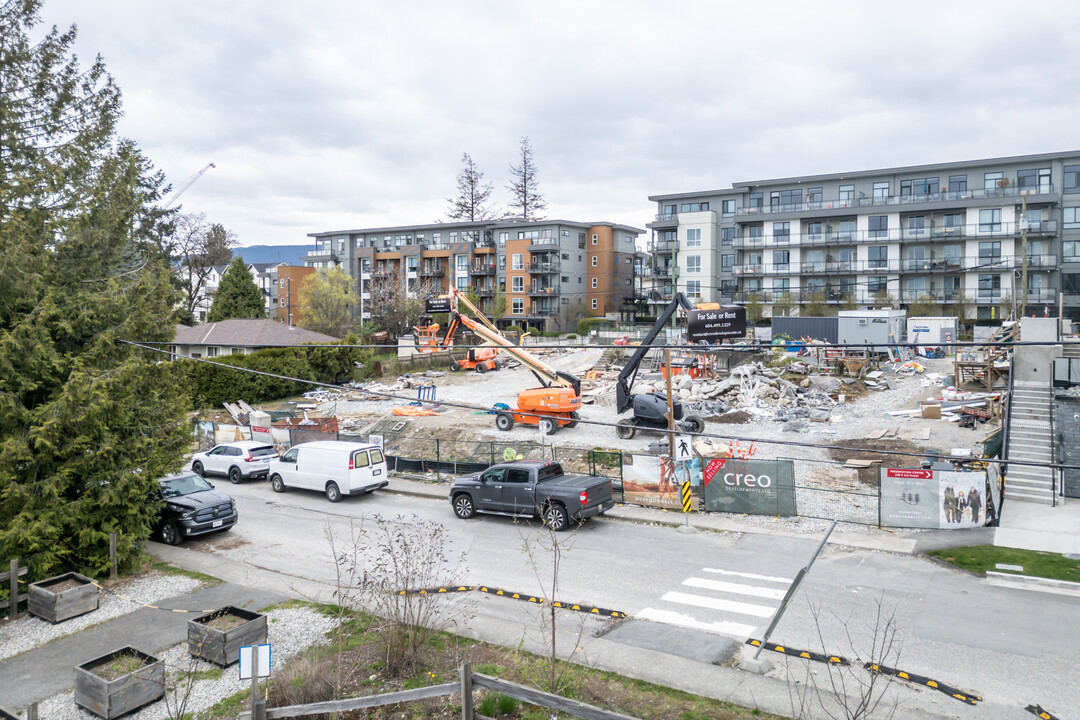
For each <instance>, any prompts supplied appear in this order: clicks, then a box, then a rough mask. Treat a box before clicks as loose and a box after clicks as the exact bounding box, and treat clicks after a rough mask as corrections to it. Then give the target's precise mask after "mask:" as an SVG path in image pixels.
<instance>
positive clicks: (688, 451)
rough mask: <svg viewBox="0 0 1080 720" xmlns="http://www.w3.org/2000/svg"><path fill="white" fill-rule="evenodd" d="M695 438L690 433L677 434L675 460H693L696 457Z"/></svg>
mask: <svg viewBox="0 0 1080 720" xmlns="http://www.w3.org/2000/svg"><path fill="white" fill-rule="evenodd" d="M693 441H694V439H693V438H692V437H690V436H689V435H676V436H675V455H674V458H675V460H693V458H694V445H693Z"/></svg>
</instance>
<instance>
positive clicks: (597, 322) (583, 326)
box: [577, 318, 607, 335]
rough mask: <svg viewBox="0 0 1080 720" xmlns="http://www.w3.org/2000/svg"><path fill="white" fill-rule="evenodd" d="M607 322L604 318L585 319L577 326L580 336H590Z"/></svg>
mask: <svg viewBox="0 0 1080 720" xmlns="http://www.w3.org/2000/svg"><path fill="white" fill-rule="evenodd" d="M605 322H607V321H606V320H605V319H604V318H584V319H583V320H581V321H580V322H578V324H577V333H578V335H588V334H589V333H590V332H592V331H593V330H595V329H596V328H598V327H600V326H601V325H603V324H604V323H605Z"/></svg>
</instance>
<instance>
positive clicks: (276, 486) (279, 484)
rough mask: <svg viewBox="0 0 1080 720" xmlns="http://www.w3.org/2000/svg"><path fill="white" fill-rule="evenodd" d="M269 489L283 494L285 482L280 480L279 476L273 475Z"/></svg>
mask: <svg viewBox="0 0 1080 720" xmlns="http://www.w3.org/2000/svg"><path fill="white" fill-rule="evenodd" d="M270 487H271V488H272V489H273V490H274V492H285V481H284V480H282V479H281V476H280V475H278V474H277V473H274V476H273V477H272V478H270Z"/></svg>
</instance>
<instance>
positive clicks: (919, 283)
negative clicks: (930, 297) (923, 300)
mask: <svg viewBox="0 0 1080 720" xmlns="http://www.w3.org/2000/svg"><path fill="white" fill-rule="evenodd" d="M925 294H926V278H921V277H917V278H908V280H907V295H908V300H915V299H917V298H919V297H921V296H923V295H925Z"/></svg>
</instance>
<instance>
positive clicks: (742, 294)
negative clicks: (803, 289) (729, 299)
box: [734, 290, 799, 303]
mask: <svg viewBox="0 0 1080 720" xmlns="http://www.w3.org/2000/svg"><path fill="white" fill-rule="evenodd" d="M751 296H753V298H756V299H757V301H758V302H762V303H774V302H776V301H778V300H779V299H780V298H790V299H791V302H799V292H798V291H797V290H793V291H790V292H784V291H783V290H740V291H739V292H736V293H735V294H734V300H735V302H750V301H751V300H752V297H751Z"/></svg>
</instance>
